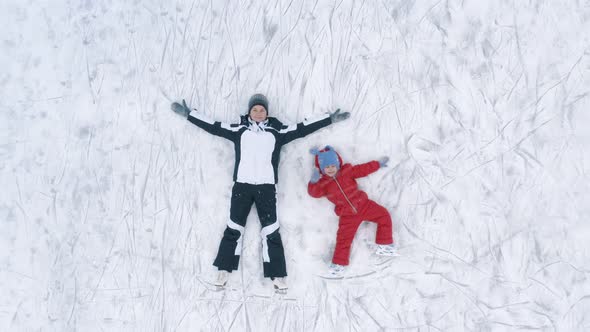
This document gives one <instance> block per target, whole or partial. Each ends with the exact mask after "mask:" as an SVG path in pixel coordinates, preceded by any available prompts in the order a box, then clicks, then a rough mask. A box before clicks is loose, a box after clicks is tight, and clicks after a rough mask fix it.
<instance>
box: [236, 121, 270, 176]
mask: <svg viewBox="0 0 590 332" xmlns="http://www.w3.org/2000/svg"><path fill="white" fill-rule="evenodd" d="M274 148H275V137H274V135H273V134H271V133H269V132H266V131H262V130H260V131H252V130H247V131H245V132H244V133H243V134H242V137H241V153H240V164H239V166H238V176H237V179H236V181H237V182H241V183H249V184H264V183H270V184H274V183H275V174H274V169H273V167H272V152H273V150H274Z"/></svg>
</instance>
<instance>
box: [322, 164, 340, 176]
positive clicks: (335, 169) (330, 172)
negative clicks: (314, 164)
mask: <svg viewBox="0 0 590 332" xmlns="http://www.w3.org/2000/svg"><path fill="white" fill-rule="evenodd" d="M336 173H338V167H336V166H335V165H330V166H327V167H324V174H326V175H327V176H330V177H334V175H336Z"/></svg>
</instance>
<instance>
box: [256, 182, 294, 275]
mask: <svg viewBox="0 0 590 332" xmlns="http://www.w3.org/2000/svg"><path fill="white" fill-rule="evenodd" d="M255 187H256V190H255V194H254V203H255V204H256V210H257V211H258V218H259V219H260V224H261V226H262V229H261V230H260V236H261V237H262V266H263V269H264V277H266V278H282V277H285V276H287V266H286V264H285V250H284V249H283V241H282V239H281V234H280V233H279V222H278V221H277V198H276V190H275V186H274V185H272V184H261V185H256V186H255Z"/></svg>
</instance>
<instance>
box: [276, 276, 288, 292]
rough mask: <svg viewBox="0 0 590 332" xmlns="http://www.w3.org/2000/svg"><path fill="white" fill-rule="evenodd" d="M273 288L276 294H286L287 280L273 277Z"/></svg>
mask: <svg viewBox="0 0 590 332" xmlns="http://www.w3.org/2000/svg"><path fill="white" fill-rule="evenodd" d="M272 284H273V288H274V290H275V292H276V293H277V294H286V293H287V289H288V287H287V282H286V281H285V278H274V279H273V280H272Z"/></svg>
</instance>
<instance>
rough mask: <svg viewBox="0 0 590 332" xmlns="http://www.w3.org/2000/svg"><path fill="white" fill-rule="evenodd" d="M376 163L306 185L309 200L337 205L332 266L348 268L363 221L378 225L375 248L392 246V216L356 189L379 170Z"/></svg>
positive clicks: (343, 170) (345, 168)
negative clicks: (368, 176) (336, 229)
mask: <svg viewBox="0 0 590 332" xmlns="http://www.w3.org/2000/svg"><path fill="white" fill-rule="evenodd" d="M379 167H380V166H379V162H378V161H371V162H368V163H366V164H360V165H355V166H353V165H351V164H344V165H343V166H342V168H341V169H340V170H339V171H338V173H337V174H336V177H335V178H332V177H329V176H327V175H322V177H321V178H320V180H319V181H318V182H316V183H311V182H310V183H309V184H308V186H307V191H308V193H309V194H310V195H311V196H312V197H316V198H320V197H322V196H326V198H328V199H329V200H330V201H331V202H332V203H334V204H335V205H336V207H335V208H334V211H335V212H336V215H338V216H339V217H340V222H339V223H338V233H337V235H336V249H335V250H334V256H333V258H332V263H334V264H339V265H348V262H349V257H350V248H351V245H352V240H353V239H354V235H355V234H356V231H357V229H358V227H359V225H360V224H361V223H362V222H363V221H364V220H366V221H372V222H376V223H377V236H376V239H375V242H376V243H377V244H391V243H393V235H392V224H391V216H390V215H389V212H388V211H387V210H386V209H385V208H384V207H382V206H381V205H379V204H377V203H375V202H374V201H372V200H370V199H369V197H368V196H367V194H366V193H365V192H364V191H361V190H359V189H358V186H357V183H356V180H355V179H357V178H361V177H364V176H367V175H369V174H371V173H373V172H375V171H377V170H378V169H379Z"/></svg>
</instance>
